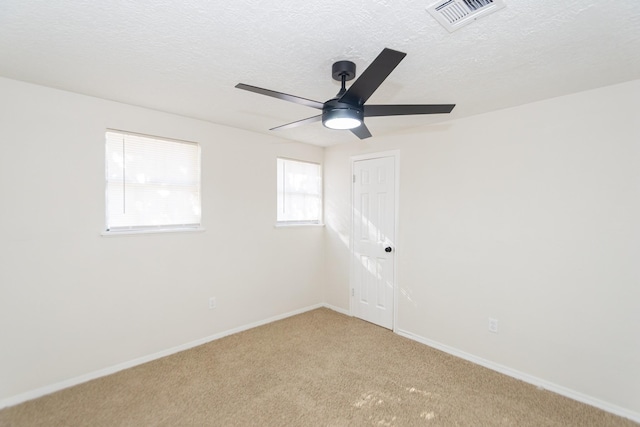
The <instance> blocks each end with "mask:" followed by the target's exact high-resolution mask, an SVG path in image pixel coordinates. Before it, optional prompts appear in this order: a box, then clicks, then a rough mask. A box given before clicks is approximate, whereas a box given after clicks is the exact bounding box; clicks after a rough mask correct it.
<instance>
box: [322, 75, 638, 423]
mask: <svg viewBox="0 0 640 427" xmlns="http://www.w3.org/2000/svg"><path fill="white" fill-rule="evenodd" d="M374 120H375V119H372V120H371V123H370V125H371V128H372V132H373V131H374V130H375V129H374V125H375V123H373V121H374ZM639 123H640V80H638V81H632V82H629V83H625V84H621V85H616V86H611V87H606V88H602V89H598V90H593V91H589V92H583V93H578V94H575V95H571V96H565V97H561V98H556V99H550V100H546V101H543V102H538V103H534V104H529V105H524V106H521V107H517V108H511V109H507V110H502V111H497V112H493V113H489V114H484V115H481V116H475V117H471V118H467V119H462V120H455V121H450V122H448V123H445V124H441V125H437V126H432V127H428V128H427V127H425V128H421V129H414V130H407V131H406V133H405V134H403V135H399V136H394V137H387V138H385V137H381V138H376V139H373V140H369V141H364V142H360V141H356V142H354V143H353V144H349V145H340V146H334V147H331V148H328V149H327V150H326V152H325V176H326V179H325V185H326V187H325V188H326V193H325V196H326V222H327V236H326V257H325V259H326V262H327V270H326V277H327V286H326V289H325V299H326V301H327V302H328V303H329V304H332V305H335V306H338V307H341V308H343V309H348V308H349V285H348V283H349V262H348V256H349V249H348V239H349V225H350V217H349V204H350V200H349V199H350V189H349V186H348V185H345V183H348V182H350V179H349V178H350V159H349V157H350V156H352V155H356V154H362V153H366V152H377V151H384V150H390V149H399V150H400V208H399V236H398V242H397V244H398V247H397V256H398V270H397V280H398V282H397V283H398V286H399V290H400V292H399V293H398V295H399V301H398V313H397V315H398V322H397V325H396V328H397V330H399V331H401V332H404V333H407V334H410V335H412V336H414V337H417V338H419V339H421V340H423V341H428V342H433V343H438V344H441V345H443V346H446V347H448V348H449V349H453V350H455V351H459V352H465V353H467V354H469V355H471V356H473V357H475V358H479V359H484V360H487V361H489V362H490V363H491V364H495V365H496V366H502V367H505V368H508V369H510V370H512V371H514V372H520V373H523V374H525V375H528V376H530V377H534V378H538V379H541V380H544V381H545V382H547V383H549V384H554V385H557V386H558V387H557V388H566V389H567V390H569V391H570V392H572V393H574V394H576V395H579V394H582V395H584V396H586V397H588V398H589V399H592V400H593V401H599V402H603V403H605V404H607V405H610V407H611V408H617V409H620V410H619V411H618V412H619V413H625V411H626V414H627V415H629V416H632V417H635V419H639V420H640V125H639ZM373 133H374V134H375V132H373ZM489 317H494V318H497V319H498V320H499V333H498V334H497V335H496V334H491V333H489V332H488V318H489ZM587 400H588V399H587Z"/></svg>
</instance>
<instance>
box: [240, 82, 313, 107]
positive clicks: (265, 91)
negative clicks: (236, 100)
mask: <svg viewBox="0 0 640 427" xmlns="http://www.w3.org/2000/svg"><path fill="white" fill-rule="evenodd" d="M236 87H237V88H238V89H244V90H248V91H249V92H255V93H259V94H261V95H267V96H271V97H273V98H278V99H282V100H284V101H289V102H295V103H296V104H301V105H306V106H307V107H311V108H316V109H318V110H322V107H324V103H322V102H319V101H313V100H311V99H306V98H300V97H299V96H295V95H288V94H286V93H282V92H276V91H275V90H269V89H263V88H261V87H257V86H251V85H246V84H244V83H238V84H237V85H236Z"/></svg>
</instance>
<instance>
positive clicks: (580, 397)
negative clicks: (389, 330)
mask: <svg viewBox="0 0 640 427" xmlns="http://www.w3.org/2000/svg"><path fill="white" fill-rule="evenodd" d="M395 332H396V333H397V334H398V335H401V336H403V337H405V338H409V339H411V340H413V341H417V342H419V343H421V344H424V345H427V346H429V347H433V348H435V349H438V350H441V351H444V352H445V353H449V354H451V355H453V356H456V357H459V358H461V359H464V360H468V361H469V362H472V363H475V364H476V365H480V366H484V367H485V368H488V369H491V370H493V371H496V372H500V373H501V374H505V375H507V376H510V377H513V378H516V379H519V380H521V381H524V382H526V383H529V384H533V385H535V386H537V387H541V388H543V389H545V390H549V391H552V392H554V393H557V394H560V395H562V396H565V397H568V398H570V399H573V400H577V401H578V402H582V403H586V404H587V405H591V406H594V407H596V408H599V409H602V410H603V411H607V412H610V413H612V414H615V415H619V416H621V417H624V418H628V419H630V420H632V421H635V422H640V413H637V412H634V411H630V410H629V409H625V408H622V407H620V406H617V405H614V404H611V403H608V402H605V401H603V400H600V399H597V398H595V397H592V396H588V395H586V394H583V393H580V392H578V391H575V390H571V389H569V388H566V387H563V386H561V385H558V384H555V383H552V382H550V381H547V380H543V379H540V378H537V377H534V376H533V375H529V374H525V373H524V372H520V371H517V370H515V369H511V368H509V367H507V366H503V365H500V364H498V363H494V362H491V361H489V360H486V359H483V358H481V357H477V356H474V355H473V354H470V353H466V352H464V351H461V350H458V349H456V348H453V347H449V346H448V345H445V344H441V343H439V342H437V341H433V340H430V339H427V338H424V337H421V336H419V335H415V334H413V333H411V332H407V331H403V330H401V329H398V330H396V331H395Z"/></svg>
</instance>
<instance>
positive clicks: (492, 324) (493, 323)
mask: <svg viewBox="0 0 640 427" xmlns="http://www.w3.org/2000/svg"><path fill="white" fill-rule="evenodd" d="M489 332H493V333H494V334H497V333H498V319H493V318H491V317H490V318H489Z"/></svg>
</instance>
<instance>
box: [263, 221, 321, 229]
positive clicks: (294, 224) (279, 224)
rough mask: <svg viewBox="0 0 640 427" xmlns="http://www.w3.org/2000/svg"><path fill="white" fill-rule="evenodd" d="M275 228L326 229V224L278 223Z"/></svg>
mask: <svg viewBox="0 0 640 427" xmlns="http://www.w3.org/2000/svg"><path fill="white" fill-rule="evenodd" d="M274 227H275V228H292V227H324V223H322V222H319V223H303V222H297V223H296V222H276V224H275V225H274Z"/></svg>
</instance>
